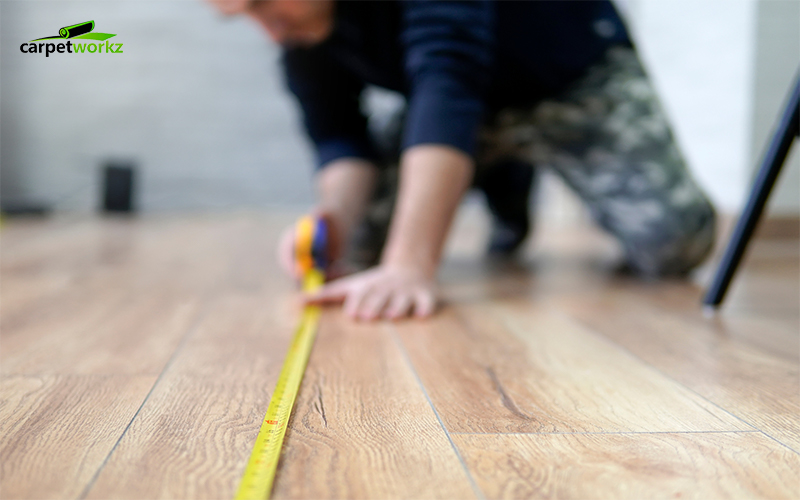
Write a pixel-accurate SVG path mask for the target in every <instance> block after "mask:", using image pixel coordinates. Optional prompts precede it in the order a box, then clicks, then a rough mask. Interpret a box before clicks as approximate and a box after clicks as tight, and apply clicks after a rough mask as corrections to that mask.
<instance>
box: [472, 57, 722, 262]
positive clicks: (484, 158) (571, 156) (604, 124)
mask: <svg viewBox="0 0 800 500" xmlns="http://www.w3.org/2000/svg"><path fill="white" fill-rule="evenodd" d="M480 140H481V142H480V144H481V146H480V153H479V155H478V156H479V157H478V163H479V164H484V165H487V164H492V163H493V162H496V161H497V160H498V159H500V158H508V157H515V158H520V159H524V160H526V161H529V162H530V163H532V164H534V165H536V166H538V167H545V168H550V169H552V171H553V172H555V173H556V174H557V175H559V176H560V177H561V178H562V179H564V181H565V183H566V184H567V185H568V186H569V187H571V188H572V189H573V190H574V191H575V192H576V193H577V194H578V196H579V197H580V198H581V199H582V200H583V201H584V202H585V203H586V204H587V205H588V208H589V211H590V213H591V215H592V218H593V220H594V221H595V222H596V223H598V224H599V225H600V226H601V227H602V228H603V229H605V230H607V231H609V232H610V233H611V234H613V235H614V236H615V237H617V238H618V239H619V241H620V242H621V243H622V245H623V247H624V249H625V253H626V259H627V262H628V265H629V266H630V267H631V268H632V269H633V270H634V272H636V273H637V274H639V275H642V276H647V277H658V276H664V275H685V274H686V273H688V272H689V271H690V270H691V269H692V268H694V267H696V266H697V265H699V264H700V263H701V262H703V261H704V260H705V259H706V258H707V257H708V256H709V254H710V252H711V249H712V247H713V243H714V236H715V223H716V222H715V221H716V212H715V209H714V207H713V205H712V204H711V202H710V200H709V199H708V197H707V196H706V194H705V193H704V192H703V190H702V189H701V188H700V186H698V184H697V183H696V181H695V180H694V178H693V177H692V175H691V174H690V172H689V171H688V169H687V166H686V164H685V162H684V160H683V158H682V157H681V154H680V152H679V151H678V148H677V147H676V144H675V140H674V138H673V135H672V133H671V131H670V127H669V124H668V122H667V120H666V117H665V115H664V113H663V111H662V108H661V106H660V104H659V101H658V98H657V96H656V93H655V91H654V89H653V87H652V85H651V83H650V81H649V79H648V78H647V76H646V74H645V71H644V70H643V68H642V66H641V64H640V62H639V59H638V57H637V55H636V52H635V51H634V50H633V49H630V48H627V47H614V48H612V49H610V50H609V51H608V52H607V53H606V56H605V58H604V60H603V61H602V62H600V63H598V64H596V65H595V66H593V67H592V68H591V69H590V70H589V71H588V73H587V74H586V75H585V76H584V77H583V78H582V79H580V80H579V81H578V82H576V83H575V84H573V85H572V86H571V87H570V88H568V89H567V90H566V91H565V92H563V93H562V94H561V95H559V96H558V97H557V98H554V99H549V100H546V101H543V102H540V103H538V104H536V105H535V106H533V107H532V108H530V109H504V110H501V111H500V112H499V113H498V114H497V115H495V117H494V119H493V120H492V121H491V123H489V124H487V126H485V127H484V128H483V130H482V132H481V139H480Z"/></svg>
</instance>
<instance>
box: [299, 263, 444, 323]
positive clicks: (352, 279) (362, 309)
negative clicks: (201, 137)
mask: <svg viewBox="0 0 800 500" xmlns="http://www.w3.org/2000/svg"><path fill="white" fill-rule="evenodd" d="M305 301H306V303H309V304H324V303H339V302H344V312H345V314H347V315H348V316H350V317H351V318H353V319H357V320H365V321H372V320H376V319H381V318H382V319H392V320H394V319H401V318H404V317H406V316H409V315H413V316H415V317H417V318H427V317H429V316H431V315H432V314H433V313H434V312H435V310H436V305H437V302H438V290H437V287H436V283H435V281H434V280H433V279H432V278H430V277H428V276H426V275H425V273H423V272H421V271H419V270H417V269H414V268H410V267H399V266H388V265H386V264H383V265H380V266H377V267H374V268H372V269H369V270H367V271H363V272H360V273H357V274H353V275H351V276H347V277H344V278H339V279H337V280H334V281H331V282H330V283H328V284H326V285H325V286H323V287H322V288H321V289H320V290H318V291H317V292H315V293H312V294H307V295H306V296H305Z"/></svg>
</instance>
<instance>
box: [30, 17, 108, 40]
mask: <svg viewBox="0 0 800 500" xmlns="http://www.w3.org/2000/svg"><path fill="white" fill-rule="evenodd" d="M93 29H94V21H86V22H85V23H79V24H73V25H72V26H65V27H63V28H61V29H60V30H58V36H46V37H44V38H36V39H34V40H31V42H38V41H40V40H53V39H61V38H67V39H69V38H75V39H83V40H99V41H103V40H108V39H109V38H111V37H112V36H117V35H115V34H113V33H91V31H92V30H93Z"/></svg>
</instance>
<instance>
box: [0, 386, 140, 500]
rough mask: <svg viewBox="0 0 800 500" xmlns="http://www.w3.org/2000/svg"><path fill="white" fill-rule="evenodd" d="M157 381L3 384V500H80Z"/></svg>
mask: <svg viewBox="0 0 800 500" xmlns="http://www.w3.org/2000/svg"><path fill="white" fill-rule="evenodd" d="M154 382H155V376H135V377H134V376H85V375H80V376H39V377H32V376H6V377H3V378H2V379H0V477H2V480H0V498H4V499H12V498H76V497H77V496H78V495H80V493H81V491H83V489H84V488H85V487H86V485H87V484H88V483H89V481H90V479H91V478H92V476H93V475H94V473H95V471H97V470H98V468H99V467H100V466H101V464H102V463H103V460H105V458H106V456H107V455H108V454H109V453H110V452H111V449H112V448H113V446H114V444H115V443H116V442H117V439H119V437H120V436H121V435H122V432H123V430H124V429H125V427H126V426H127V425H128V423H129V422H130V421H131V419H132V418H133V416H134V414H135V413H136V410H137V409H138V408H139V405H140V404H141V401H142V400H143V399H144V397H145V395H146V394H147V392H148V391H149V390H150V388H151V387H152V385H153V383H154Z"/></svg>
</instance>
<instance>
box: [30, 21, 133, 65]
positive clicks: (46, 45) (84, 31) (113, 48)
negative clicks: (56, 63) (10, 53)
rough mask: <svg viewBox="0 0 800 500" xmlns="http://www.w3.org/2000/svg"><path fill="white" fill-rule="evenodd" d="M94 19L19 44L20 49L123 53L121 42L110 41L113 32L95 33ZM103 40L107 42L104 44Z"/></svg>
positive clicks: (60, 52) (38, 52)
mask: <svg viewBox="0 0 800 500" xmlns="http://www.w3.org/2000/svg"><path fill="white" fill-rule="evenodd" d="M93 31H94V21H86V22H85V23H80V24H73V25H72V26H65V27H63V28H61V29H60V30H58V36H46V37H44V38H37V39H35V40H31V41H30V42H25V43H23V44H22V45H20V46H19V51H20V52H22V53H24V54H44V55H45V57H50V54H53V53H58V54H64V53H67V54H83V53H86V52H88V53H90V54H95V53H96V54H103V53H105V54H122V44H121V43H110V42H108V41H107V40H108V39H109V38H111V37H113V36H117V35H114V34H111V33H94V32H93ZM42 40H66V43H64V42H59V43H56V42H44V41H42ZM73 40H97V41H99V42H101V43H77V42H73ZM102 42H105V44H103V43H102Z"/></svg>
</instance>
